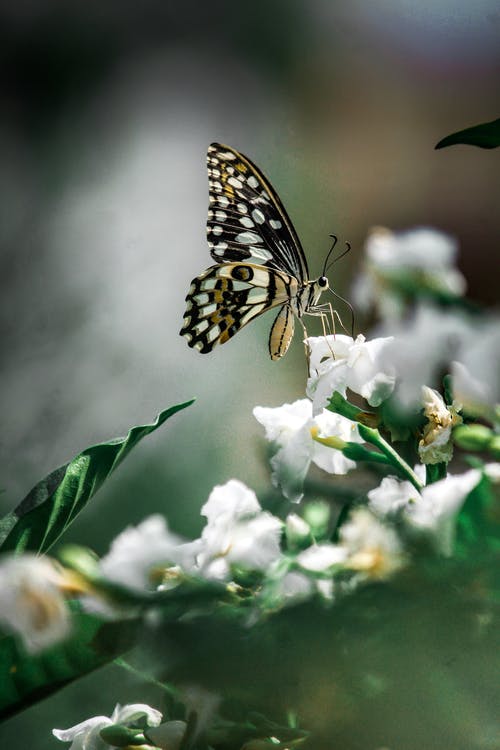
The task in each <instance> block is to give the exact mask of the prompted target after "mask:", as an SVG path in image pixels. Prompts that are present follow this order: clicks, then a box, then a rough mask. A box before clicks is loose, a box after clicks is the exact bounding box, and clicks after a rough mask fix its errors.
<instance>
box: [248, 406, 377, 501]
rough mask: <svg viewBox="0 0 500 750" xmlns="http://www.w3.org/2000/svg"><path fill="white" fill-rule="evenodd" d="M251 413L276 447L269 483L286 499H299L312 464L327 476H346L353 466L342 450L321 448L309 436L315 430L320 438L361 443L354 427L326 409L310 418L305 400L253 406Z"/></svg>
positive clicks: (309, 411) (309, 408)
mask: <svg viewBox="0 0 500 750" xmlns="http://www.w3.org/2000/svg"><path fill="white" fill-rule="evenodd" d="M253 413H254V416H255V418H256V419H257V421H258V422H260V424H261V425H263V426H264V427H265V430H266V437H267V439H268V440H270V441H272V442H274V443H275V444H276V445H277V446H278V450H277V452H276V453H275V454H274V456H273V457H272V459H271V468H272V480H273V484H274V485H275V486H277V487H280V488H281V490H282V492H283V494H284V495H285V497H287V498H288V499H289V500H292V501H294V502H298V501H299V500H300V499H301V497H302V495H303V491H302V486H303V482H304V479H305V476H306V474H307V472H308V469H309V466H310V464H311V462H313V463H314V464H316V466H318V467H319V468H320V469H323V470H324V471H327V472H329V473H330V474H346V473H347V472H348V471H349V469H352V468H353V467H354V466H355V462H354V461H352V460H351V459H349V458H346V457H345V456H344V455H343V453H342V452H341V450H337V449H335V448H330V447H327V446H325V445H321V444H320V443H318V442H316V441H315V440H313V437H312V434H311V429H312V428H315V429H316V430H317V434H318V436H319V437H324V438H326V437H332V436H333V437H336V438H338V439H339V444H341V443H343V442H357V443H360V442H363V441H362V439H361V437H360V435H359V433H358V429H357V426H356V424H355V423H354V422H351V421H350V420H349V419H346V418H345V417H342V416H341V415H339V414H334V413H332V412H329V411H327V410H326V409H324V410H323V411H322V412H321V413H320V414H318V415H317V416H316V417H314V418H313V414H312V404H311V402H310V401H309V400H308V399H301V400H299V401H295V402H294V403H293V404H283V406H278V407H276V408H268V407H263V406H256V407H255V409H254V410H253Z"/></svg>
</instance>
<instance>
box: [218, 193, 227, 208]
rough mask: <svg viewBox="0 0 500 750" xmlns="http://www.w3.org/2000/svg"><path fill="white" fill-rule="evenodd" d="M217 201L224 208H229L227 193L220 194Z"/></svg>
mask: <svg viewBox="0 0 500 750" xmlns="http://www.w3.org/2000/svg"><path fill="white" fill-rule="evenodd" d="M217 201H218V203H219V206H222V208H227V207H228V206H229V200H228V198H227V197H226V196H225V195H219V196H218V198H217Z"/></svg>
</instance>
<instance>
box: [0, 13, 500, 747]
mask: <svg viewBox="0 0 500 750" xmlns="http://www.w3.org/2000/svg"><path fill="white" fill-rule="evenodd" d="M0 21H1V23H0V57H1V61H2V63H1V76H2V85H1V88H0V91H1V97H2V118H1V122H0V155H1V164H2V168H1V170H0V185H1V194H2V200H1V202H0V216H1V218H0V233H1V279H2V294H1V297H0V307H1V325H2V341H3V350H4V351H3V357H2V365H1V368H2V369H1V389H0V393H1V399H2V403H1V409H2V416H3V430H2V439H1V444H0V461H1V475H2V487H3V489H4V490H5V491H4V492H3V494H2V495H1V503H2V508H3V510H5V511H6V510H8V509H10V508H11V507H12V506H13V505H15V504H16V503H17V502H18V501H19V500H20V499H21V498H22V497H23V496H24V495H25V494H26V493H27V491H28V490H29V489H30V488H31V486H32V485H33V484H34V483H35V482H36V481H37V480H38V479H39V478H41V477H42V476H43V475H45V474H46V473H48V472H49V471H50V470H51V469H53V468H54V467H55V466H57V465H60V464H62V463H64V462H65V461H67V460H68V459H69V458H71V456H72V455H74V454H75V453H77V452H78V451H79V450H81V449H82V448H84V447H85V446H87V445H89V444H92V443H95V442H98V441H100V440H104V439H107V438H110V437H112V436H115V435H121V434H124V433H125V432H126V431H127V430H128V428H129V427H130V426H131V425H133V424H144V423H146V422H149V421H151V420H152V419H153V418H154V416H155V415H156V414H157V413H158V412H159V411H160V410H161V409H162V408H165V407H166V406H168V405H170V404H173V403H176V402H179V401H184V400H186V399H188V398H190V397H192V396H197V397H198V401H197V403H196V404H195V405H194V406H193V407H191V408H190V409H189V410H188V411H186V412H184V413H182V414H180V415H178V416H176V417H175V418H174V420H172V422H169V423H168V424H167V425H166V427H165V428H164V429H163V430H161V431H159V432H158V433H157V434H155V435H153V436H152V437H151V438H148V440H147V441H146V442H145V443H144V444H142V445H141V446H140V447H139V448H138V449H137V452H136V454H135V455H133V456H132V457H131V458H129V459H128V460H127V462H126V463H125V465H124V466H123V467H122V468H120V470H119V472H118V473H117V475H116V476H114V477H113V479H112V480H111V481H110V483H109V484H108V485H107V486H106V487H105V489H104V490H103V491H102V492H100V494H99V495H98V497H97V498H96V499H95V501H94V502H93V503H92V504H91V505H90V507H89V508H88V509H87V510H86V511H85V513H84V514H83V515H82V517H81V518H79V519H78V521H77V522H76V523H75V525H74V526H73V527H72V529H71V532H70V534H69V537H68V539H71V540H75V541H79V542H81V543H84V544H88V545H90V546H92V547H93V548H94V549H96V550H97V551H98V552H99V553H102V552H104V551H105V550H106V549H107V546H108V544H109V542H110V541H111V539H112V538H113V537H114V536H115V535H116V534H117V533H118V532H119V531H121V530H122V528H123V527H124V526H125V525H127V524H128V523H134V522H137V521H139V520H140V519H142V518H143V517H144V516H145V515H147V514H148V513H150V512H155V511H161V512H164V513H165V514H166V515H167V516H168V518H169V521H170V524H171V526H172V527H173V528H174V529H175V530H176V531H178V532H180V533H183V534H186V535H191V534H196V533H197V532H198V530H199V528H200V520H199V508H200V506H201V504H202V503H203V502H204V500H205V499H206V497H207V496H208V493H209V492H210V489H211V488H212V486H213V485H214V484H216V483H223V482H225V481H227V480H228V479H229V478H231V477H233V476H237V477H238V478H240V479H242V480H243V481H245V482H246V483H247V484H249V485H250V486H251V487H253V488H254V489H256V490H260V489H265V488H266V487H267V470H266V468H265V464H264V463H263V461H262V450H261V447H260V444H259V439H260V434H261V430H260V428H259V426H258V425H257V423H256V422H255V420H254V419H253V417H252V415H251V410H252V408H253V406H255V405H256V404H262V405H266V406H267V405H269V406H272V405H279V404H281V403H282V402H284V401H293V400H294V399H296V398H300V397H302V396H303V393H304V380H305V366H304V362H303V355H302V347H301V344H300V336H299V335H297V336H296V340H295V341H294V344H293V348H292V350H291V352H290V353H289V354H288V355H287V357H286V358H285V360H284V361H282V362H280V363H278V364H274V363H272V362H271V361H270V359H269V357H268V353H267V335H268V329H269V325H270V321H269V320H267V319H264V320H262V321H257V322H255V323H254V324H252V326H250V327H249V328H248V329H245V330H244V331H243V332H242V333H241V334H239V335H238V336H237V337H236V339H235V340H233V341H232V342H231V343H230V344H229V345H227V346H224V347H223V348H221V349H219V350H216V351H215V352H214V353H213V354H212V355H209V356H201V355H198V354H197V353H196V352H193V351H192V350H191V349H189V348H188V347H187V346H186V343H185V341H184V340H183V339H181V338H180V337H179V335H178V331H179V329H180V326H181V321H182V314H183V310H184V297H185V294H186V292H187V289H188V286H189V283H190V280H191V278H192V277H193V276H195V275H197V274H198V273H199V272H201V271H202V270H203V269H204V268H205V267H206V266H207V265H209V264H210V263H211V260H210V258H209V254H208V248H207V245H206V241H205V221H206V210H207V202H208V197H207V177H206V169H205V153H206V148H207V145H208V144H209V143H210V142H211V141H213V140H218V141H222V142H225V143H228V144H230V145H232V146H234V147H236V148H238V149H240V150H241V151H242V152H243V153H246V154H247V155H248V156H250V158H252V159H253V160H254V161H255V162H256V163H257V164H258V165H259V166H260V167H261V168H262V169H263V171H264V172H265V173H266V174H267V175H268V176H269V178H270V179H271V181H272V183H273V184H274V186H275V187H276V189H277V190H278V192H279V194H280V196H281V198H282V200H283V202H284V203H285V205H286V207H287V209H288V211H289V213H290V215H291V217H292V219H293V221H294V223H295V226H296V228H297V231H298V233H299V235H300V236H301V238H302V241H303V245H304V248H305V250H306V253H307V256H308V261H309V266H310V269H311V273H312V274H316V273H318V272H319V271H320V269H321V266H322V262H323V259H324V256H325V254H326V252H327V249H328V243H329V238H328V235H329V233H331V232H335V233H336V234H338V235H339V237H340V239H341V241H345V240H349V241H350V242H351V244H352V247H353V251H352V252H351V253H350V255H349V256H347V257H346V258H344V259H343V260H342V261H341V262H340V263H339V264H337V265H335V267H334V268H333V270H332V272H331V274H330V281H331V283H332V285H333V286H334V288H335V289H337V290H338V291H339V292H340V294H342V295H344V296H346V295H347V296H348V295H349V290H350V285H351V283H352V279H353V277H354V274H355V272H356V268H357V266H358V265H359V263H360V261H361V258H362V249H363V243H364V239H365V237H366V234H367V231H368V230H369V228H370V227H372V226H374V225H385V226H388V227H390V228H393V229H399V228H407V227H412V226H416V225H432V226H435V227H436V228H439V229H442V230H444V231H446V232H449V233H451V234H452V235H454V236H455V237H457V239H458V241H459V244H460V248H461V255H460V261H459V264H460V267H461V269H462V271H463V272H464V274H465V275H466V277H467V279H468V282H469V290H470V294H471V296H473V297H474V298H475V299H477V300H480V301H482V302H484V303H486V304H491V303H493V302H494V301H495V299H496V296H497V287H498V284H497V281H496V278H495V275H494V274H493V271H494V270H496V268H497V260H496V254H495V251H496V249H497V239H498V236H499V228H500V226H499V225H500V214H499V212H498V194H499V187H500V170H499V159H500V154H499V152H497V151H482V150H479V149H475V148H470V147H466V146H457V147H454V148H451V149H446V150H444V151H439V152H435V151H434V150H433V148H434V145H435V144H436V143H437V141H438V140H440V139H441V138H442V137H443V136H445V135H447V134H448V133H451V132H453V131H455V130H459V129H461V128H465V127H467V126H470V125H474V124H477V123H480V122H483V121H488V120H492V119H494V118H496V117H498V116H499V112H498V82H499V73H500V9H499V7H498V3H497V2H496V0H478V2H476V3H473V4H471V3H469V2H465V1H463V2H462V1H461V0H458V1H456V2H451V0H442V1H441V2H435V1H431V0H421V2H419V3H418V5H415V3H412V2H409V1H408V2H407V1H406V0H401V1H397V0H374V1H373V2H369V1H368V0H365V1H364V2H363V1H362V0H354V2H349V3H337V2H329V1H328V0H312V1H310V2H305V1H304V2H298V0H272V1H267V2H266V1H265V0H257V1H255V2H252V3H249V2H247V3H244V2H242V3H234V2H228V1H226V0H220V1H219V2H217V1H213V2H210V3H202V2H193V1H192V0H185V2H183V3H178V2H177V3H174V2H168V0H166V1H165V2H148V1H147V0H143V2H140V3H135V2H130V1H129V2H126V1H124V0H122V2H119V3H118V2H108V3H97V2H86V3H72V4H68V3H67V2H63V1H62V0H61V1H60V2H49V1H48V0H44V1H42V2H34V1H33V0H25V1H22V2H16V3H12V2H7V0H4V2H2V3H1V4H0ZM313 326H314V322H313V324H312V325H311V331H310V332H313V330H312V329H313ZM314 332H316V333H318V332H319V331H318V330H316V331H314ZM148 700H151V702H153V703H154V702H155V700H156V696H155V691H154V690H152V689H151V688H146V687H144V686H142V685H137V684H135V683H134V681H133V680H132V679H131V678H130V677H124V676H123V675H122V674H121V673H118V672H117V671H115V670H114V669H112V668H110V669H108V670H104V671H103V672H100V673H99V674H98V675H95V676H92V677H89V678H86V679H85V680H83V681H82V682H81V683H79V684H78V685H75V686H73V687H71V688H70V689H69V690H68V691H66V692H64V693H62V694H60V695H58V696H55V697H53V698H51V699H49V700H47V701H45V702H44V703H43V704H42V706H40V707H38V708H36V709H33V710H32V711H30V712H27V713H25V714H23V715H21V716H19V717H18V718H16V719H14V720H12V721H10V722H9V723H8V724H6V725H4V726H3V727H2V728H0V738H4V739H5V743H6V746H8V745H7V743H8V742H11V743H13V745H11V746H14V747H36V748H41V750H44V748H53V747H56V746H59V743H57V742H56V741H55V740H53V739H52V738H51V737H50V736H49V730H50V729H51V728H52V727H53V726H59V727H61V726H66V725H71V724H73V723H76V722H78V721H80V720H82V719H83V718H85V717H87V716H91V715H93V714H101V713H108V712H110V711H111V709H112V708H113V706H114V703H115V701H120V702H122V703H124V702H127V701H146V702H147V701H148ZM35 717H36V719H35ZM61 747H62V745H61Z"/></svg>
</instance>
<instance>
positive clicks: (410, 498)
mask: <svg viewBox="0 0 500 750" xmlns="http://www.w3.org/2000/svg"><path fill="white" fill-rule="evenodd" d="M421 497H422V496H421V495H420V493H419V491H418V490H416V489H415V487H414V486H413V484H412V483H411V482H407V481H401V480H400V479H396V478H395V477H384V479H382V481H381V483H380V484H379V486H378V487H376V488H375V489H373V490H370V491H369V493H368V500H369V503H370V507H371V508H372V509H373V510H374V511H375V512H376V513H377V514H378V515H380V516H386V515H393V514H396V513H398V511H400V510H402V509H403V508H406V506H407V505H409V504H410V503H413V502H417V501H419V500H421Z"/></svg>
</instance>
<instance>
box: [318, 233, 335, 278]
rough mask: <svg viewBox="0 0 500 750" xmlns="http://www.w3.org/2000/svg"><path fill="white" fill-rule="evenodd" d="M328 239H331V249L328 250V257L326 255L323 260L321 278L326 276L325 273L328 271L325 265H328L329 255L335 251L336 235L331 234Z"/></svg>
mask: <svg viewBox="0 0 500 750" xmlns="http://www.w3.org/2000/svg"><path fill="white" fill-rule="evenodd" d="M330 237H331V238H332V240H333V245H332V246H331V248H330V249H329V251H328V255H327V256H326V258H325V263H324V265H323V272H322V274H321V275H322V276H325V275H326V272H327V270H328V269H327V267H326V265H327V263H328V258H329V257H330V255H331V254H332V253H333V251H334V249H335V245H336V244H337V237H336V235H334V234H331V235H330Z"/></svg>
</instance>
